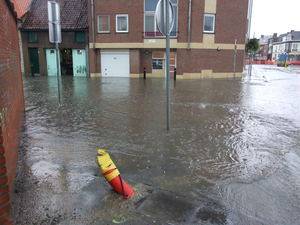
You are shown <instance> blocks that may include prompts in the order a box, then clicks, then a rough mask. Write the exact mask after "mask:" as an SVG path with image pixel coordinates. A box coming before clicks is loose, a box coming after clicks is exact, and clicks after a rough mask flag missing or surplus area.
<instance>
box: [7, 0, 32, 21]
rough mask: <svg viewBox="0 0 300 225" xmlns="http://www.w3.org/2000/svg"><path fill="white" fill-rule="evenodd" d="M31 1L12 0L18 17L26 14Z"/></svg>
mask: <svg viewBox="0 0 300 225" xmlns="http://www.w3.org/2000/svg"><path fill="white" fill-rule="evenodd" d="M31 1H32V0H11V2H12V3H13V4H14V7H15V11H16V13H17V16H18V19H20V18H21V17H22V16H24V14H25V13H26V12H27V10H28V8H29V5H30V3H31Z"/></svg>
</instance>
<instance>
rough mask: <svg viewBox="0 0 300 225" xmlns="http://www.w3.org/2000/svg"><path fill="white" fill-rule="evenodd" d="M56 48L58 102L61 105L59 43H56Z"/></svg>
mask: <svg viewBox="0 0 300 225" xmlns="http://www.w3.org/2000/svg"><path fill="white" fill-rule="evenodd" d="M55 49H56V64H57V76H56V77H57V93H58V104H59V105H61V97H60V76H61V74H60V57H59V48H58V43H55Z"/></svg>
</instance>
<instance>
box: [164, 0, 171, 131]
mask: <svg viewBox="0 0 300 225" xmlns="http://www.w3.org/2000/svg"><path fill="white" fill-rule="evenodd" d="M164 1H165V4H164V5H165V10H166V14H165V15H166V91H167V130H168V131H169V130H170V33H169V22H170V21H169V1H168V0H164Z"/></svg>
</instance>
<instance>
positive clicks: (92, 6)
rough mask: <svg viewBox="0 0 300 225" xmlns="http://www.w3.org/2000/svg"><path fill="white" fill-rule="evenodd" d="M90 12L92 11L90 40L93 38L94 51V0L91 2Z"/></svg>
mask: <svg viewBox="0 0 300 225" xmlns="http://www.w3.org/2000/svg"><path fill="white" fill-rule="evenodd" d="M91 9H92V10H91V11H92V38H93V49H95V40H96V37H95V4H94V0H91Z"/></svg>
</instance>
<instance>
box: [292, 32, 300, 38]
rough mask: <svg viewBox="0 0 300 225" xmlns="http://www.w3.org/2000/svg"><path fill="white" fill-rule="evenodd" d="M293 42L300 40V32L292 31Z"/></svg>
mask: <svg viewBox="0 0 300 225" xmlns="http://www.w3.org/2000/svg"><path fill="white" fill-rule="evenodd" d="M291 34H292V40H300V31H292V32H291Z"/></svg>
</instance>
